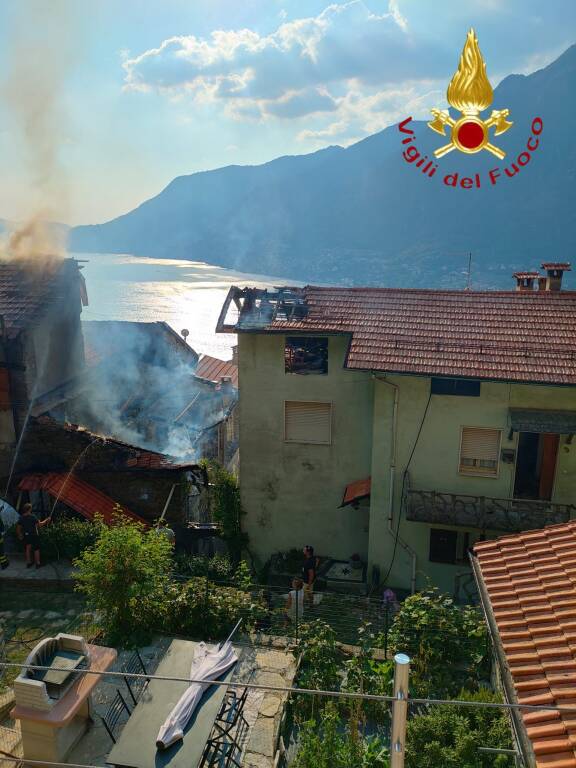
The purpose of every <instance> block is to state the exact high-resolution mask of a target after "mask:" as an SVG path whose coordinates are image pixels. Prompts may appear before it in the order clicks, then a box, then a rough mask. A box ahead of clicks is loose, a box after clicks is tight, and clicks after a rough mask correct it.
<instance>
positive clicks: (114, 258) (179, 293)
mask: <svg viewBox="0 0 576 768" xmlns="http://www.w3.org/2000/svg"><path fill="white" fill-rule="evenodd" d="M71 255H72V256H74V258H76V259H78V261H81V262H85V263H83V264H82V267H83V268H84V269H83V274H84V276H85V278H86V285H87V288H88V299H89V304H90V305H89V306H88V307H85V308H84V309H83V311H82V319H83V320H139V321H144V322H151V321H154V320H165V321H166V322H167V323H169V324H170V325H171V326H172V328H174V330H176V331H178V333H180V331H181V330H182V329H183V328H187V329H188V330H189V331H190V335H189V336H188V343H189V344H190V345H191V346H192V347H193V348H194V349H195V350H196V351H197V352H204V353H206V354H209V355H214V356H215V357H220V358H222V359H225V360H228V359H230V358H231V357H232V347H233V345H234V344H235V343H236V337H235V336H234V335H231V334H221V333H218V334H217V333H216V332H215V329H216V322H217V320H218V316H219V314H220V310H221V309H222V304H223V303H224V299H225V298H226V294H227V293H228V289H229V288H230V286H231V285H239V286H256V287H261V288H266V287H271V286H273V285H287V284H288V285H298V283H296V282H295V281H294V280H287V279H283V278H280V277H269V276H265V275H248V274H245V273H243V272H234V271H233V270H230V269H223V268H222V267H214V266H211V265H210V264H203V263H201V262H198V261H177V260H174V259H148V258H143V257H140V256H130V255H124V254H122V255H118V254H109V253H94V254H71Z"/></svg>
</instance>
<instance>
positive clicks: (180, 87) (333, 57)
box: [122, 0, 445, 142]
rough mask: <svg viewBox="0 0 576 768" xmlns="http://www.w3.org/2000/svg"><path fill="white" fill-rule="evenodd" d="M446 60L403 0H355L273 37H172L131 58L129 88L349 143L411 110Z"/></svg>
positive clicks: (244, 32) (286, 25)
mask: <svg viewBox="0 0 576 768" xmlns="http://www.w3.org/2000/svg"><path fill="white" fill-rule="evenodd" d="M443 61H445V59H444V51H443V50H438V49H436V48H433V47H431V45H429V44H427V43H425V42H422V41H420V42H419V43H418V45H416V44H415V42H414V40H413V38H412V37H411V35H410V32H409V28H408V22H407V20H406V18H405V17H404V16H403V14H402V12H401V10H400V3H399V0H389V3H388V9H387V12H385V13H382V14H377V13H374V12H373V11H372V10H370V9H369V8H368V7H367V5H366V4H365V2H364V0H347V1H346V2H340V3H333V4H331V5H328V6H327V7H326V8H325V9H324V10H323V11H322V12H321V13H319V14H318V15H317V16H311V17H306V18H299V19H293V20H290V21H288V20H286V16H285V15H282V16H281V22H280V23H279V25H278V27H277V28H276V29H275V30H274V31H272V32H270V33H269V34H267V35H262V34H259V33H258V32H255V31H253V30H250V29H236V30H215V31H213V32H212V33H211V34H210V35H209V36H208V37H197V36H194V35H186V36H178V37H172V38H169V39H167V40H164V41H163V42H162V43H161V44H160V45H159V46H158V47H157V48H152V49H150V50H148V51H145V52H144V53H142V54H140V55H139V56H136V57H133V58H129V59H127V60H125V61H124V62H123V65H122V66H123V67H124V69H125V73H126V76H125V88H126V89H128V90H136V91H144V92H146V91H156V92H160V93H163V94H165V95H166V96H168V97H169V98H171V99H182V98H185V99H186V98H187V99H190V100H192V101H193V102H194V103H195V105H196V106H198V105H201V104H202V103H220V104H221V105H222V106H223V108H224V111H225V114H227V115H228V116H229V117H231V118H232V119H234V120H241V121H256V122H262V121H269V120H293V121H296V123H297V130H298V131H299V137H300V138H301V139H302V140H307V141H311V142H318V141H320V140H322V138H324V139H326V138H331V137H333V138H334V139H336V138H338V139H339V140H342V141H344V142H346V141H348V137H350V136H352V137H354V138H357V137H358V136H362V135H366V134H367V133H369V132H371V131H374V130H379V129H380V128H382V127H384V126H385V125H387V124H389V123H390V122H391V121H392V120H394V119H396V116H397V115H400V114H404V115H405V114H407V112H406V110H407V109H409V100H410V99H413V98H416V97H417V96H418V94H421V93H422V92H426V90H429V88H430V86H429V78H430V77H434V76H435V75H437V74H438V73H439V71H441V68H442V65H443ZM432 67H433V68H434V69H432ZM423 79H424V80H428V82H423ZM418 83H420V84H418ZM391 89H394V90H391ZM406 99H408V104H407V101H406ZM327 119H328V120H329V121H330V122H329V123H328V124H327Z"/></svg>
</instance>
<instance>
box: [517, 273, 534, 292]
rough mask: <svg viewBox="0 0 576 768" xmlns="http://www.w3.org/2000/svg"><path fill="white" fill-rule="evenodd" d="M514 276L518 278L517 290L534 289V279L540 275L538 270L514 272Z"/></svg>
mask: <svg viewBox="0 0 576 768" xmlns="http://www.w3.org/2000/svg"><path fill="white" fill-rule="evenodd" d="M512 277H515V278H516V290H517V291H533V290H534V280H537V279H538V278H539V277H540V275H539V274H538V272H514V274H513V275H512Z"/></svg>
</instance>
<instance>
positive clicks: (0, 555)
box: [0, 517, 10, 570]
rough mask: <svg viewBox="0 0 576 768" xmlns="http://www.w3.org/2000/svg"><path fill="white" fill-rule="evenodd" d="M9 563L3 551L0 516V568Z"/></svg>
mask: <svg viewBox="0 0 576 768" xmlns="http://www.w3.org/2000/svg"><path fill="white" fill-rule="evenodd" d="M9 565H10V560H8V558H7V557H6V552H5V551H4V523H3V521H2V518H1V517H0V569H1V570H4V569H6V568H8V566H9Z"/></svg>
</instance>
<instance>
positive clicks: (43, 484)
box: [18, 472, 146, 525]
mask: <svg viewBox="0 0 576 768" xmlns="http://www.w3.org/2000/svg"><path fill="white" fill-rule="evenodd" d="M18 489H19V490H21V491H39V490H44V491H47V492H48V493H49V494H50V495H51V496H53V497H54V498H57V499H60V501H62V502H63V503H64V504H67V505H68V506H69V507H72V509H74V510H76V512H79V513H80V514H81V515H83V516H84V517H86V518H87V519H88V520H94V518H95V516H96V515H101V516H102V517H103V518H104V522H105V523H111V522H112V521H113V511H114V506H115V504H116V502H115V501H114V499H111V498H110V496H107V495H106V494H105V493H102V491H99V490H98V489H97V488H94V486H93V485H89V484H88V483H86V482H84V480H80V479H79V478H78V477H75V476H74V475H71V474H59V473H56V472H49V473H47V474H43V475H40V474H36V475H25V476H24V477H23V478H22V480H21V481H20V483H19V485H18ZM122 513H123V514H124V515H125V516H126V517H129V518H131V519H132V520H135V521H137V522H139V523H144V524H145V525H146V521H145V520H143V519H142V518H141V517H140V516H139V515H136V514H135V513H134V512H131V511H130V510H129V509H126V507H122Z"/></svg>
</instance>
